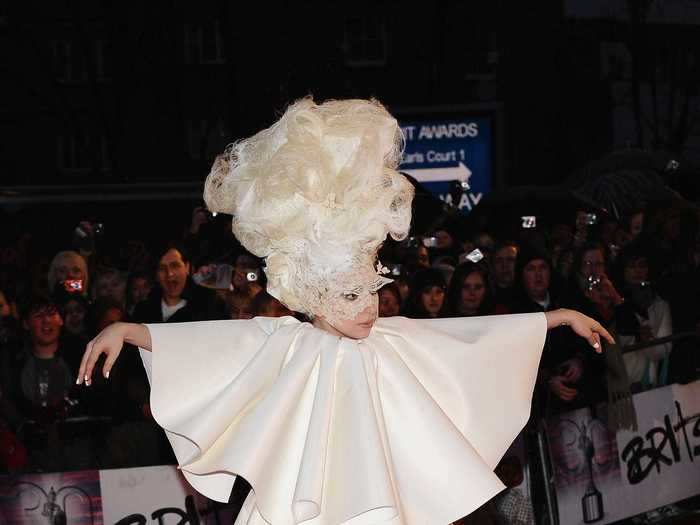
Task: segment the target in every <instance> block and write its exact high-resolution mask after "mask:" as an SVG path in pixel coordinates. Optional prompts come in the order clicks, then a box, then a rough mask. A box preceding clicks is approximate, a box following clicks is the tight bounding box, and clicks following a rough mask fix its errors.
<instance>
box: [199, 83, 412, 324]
mask: <svg viewBox="0 0 700 525" xmlns="http://www.w3.org/2000/svg"><path fill="white" fill-rule="evenodd" d="M402 149H403V136H402V134H401V130H400V128H399V125H398V123H397V121H396V119H394V118H393V117H392V116H391V115H390V114H389V113H388V112H387V110H386V109H385V108H384V107H383V106H382V105H381V104H380V103H379V102H377V101H376V100H330V101H327V102H324V103H322V104H316V103H314V101H313V100H312V99H311V98H310V97H307V98H304V99H301V100H299V101H297V102H295V103H294V104H292V105H290V106H289V108H288V109H287V110H286V111H285V113H284V114H283V115H282V117H281V118H280V119H279V120H278V121H277V122H276V123H275V124H273V125H272V126H271V127H269V128H267V129H265V130H263V131H260V132H259V133H257V134H256V135H254V136H253V137H250V138H248V139H245V140H241V141H238V142H236V143H234V144H232V145H230V146H229V147H228V148H227V149H226V151H225V152H224V153H223V154H222V155H220V156H219V157H218V158H217V159H216V161H215V162H214V165H213V167H212V170H211V172H210V174H209V176H208V177H207V180H206V183H205V189H204V198H205V201H206V203H207V206H208V208H209V210H210V211H215V212H222V213H228V214H231V215H233V222H232V227H233V231H234V233H235V235H236V237H237V238H238V240H239V241H240V242H241V244H243V246H245V248H246V249H247V250H249V251H250V252H251V253H253V254H255V255H257V256H258V257H264V258H266V269H265V271H266V274H267V277H268V291H269V292H270V294H271V295H273V296H275V297H276V298H277V299H279V300H280V301H282V302H283V303H285V304H286V305H287V306H288V307H289V308H291V309H293V310H297V311H302V312H306V313H316V312H314V311H313V310H314V309H316V308H317V306H318V305H316V304H310V303H315V302H316V300H315V299H312V298H310V297H308V296H309V293H310V291H309V290H308V288H309V287H311V288H312V290H311V292H313V293H312V295H313V296H314V297H321V296H322V295H323V293H324V292H325V291H327V290H319V289H318V288H319V287H324V286H325V288H328V285H322V284H321V282H322V281H323V282H325V281H327V280H328V279H330V278H332V275H333V274H334V273H335V272H337V271H344V272H352V271H353V270H354V269H355V268H357V267H359V266H362V267H365V268H366V267H367V264H370V265H373V264H374V260H375V258H376V252H377V249H378V248H379V246H380V244H381V243H382V242H383V241H384V239H385V238H386V236H387V234H390V235H391V236H392V237H393V238H394V239H397V240H402V239H404V238H405V237H406V236H407V235H408V230H409V227H410V221H411V211H410V207H411V200H412V198H413V186H412V185H411V184H410V183H409V182H408V181H407V180H406V178H405V177H403V176H402V175H401V174H399V173H398V172H397V171H396V168H397V167H398V165H399V162H400V158H401V154H402Z"/></svg>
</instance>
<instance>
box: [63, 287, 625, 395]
mask: <svg viewBox="0 0 700 525" xmlns="http://www.w3.org/2000/svg"><path fill="white" fill-rule="evenodd" d="M373 297H374V301H373V302H372V304H371V305H370V306H368V307H367V308H365V309H364V310H363V311H362V312H360V313H359V314H357V316H356V317H355V318H354V319H348V320H344V321H340V322H336V323H333V324H331V323H329V322H328V321H327V320H326V319H324V318H323V317H322V316H316V317H315V318H314V321H313V325H314V326H315V327H316V328H318V329H320V330H325V331H326V332H329V333H331V334H333V335H336V336H338V337H347V338H350V339H364V338H366V337H367V336H368V335H369V333H370V331H371V330H372V326H373V325H374V323H375V321H376V320H377V316H378V304H379V302H378V299H377V294H374V295H373ZM545 317H546V318H547V329H548V330H549V329H551V328H555V327H557V326H562V325H568V326H570V327H571V329H572V330H573V331H574V332H576V333H577V334H578V335H579V336H581V337H583V338H584V339H586V340H587V341H588V343H589V344H590V345H591V346H592V347H593V348H594V349H595V351H596V352H598V353H600V352H601V350H602V347H601V344H600V340H601V338H603V339H605V340H606V341H608V342H609V343H610V344H614V339H613V338H612V336H611V335H610V334H609V333H608V331H607V330H606V329H605V328H603V326H601V324H600V323H598V322H597V321H595V320H594V319H591V318H590V317H588V316H585V315H583V314H582V313H580V312H576V311H574V310H568V309H565V308H561V309H559V310H552V311H550V312H545ZM125 343H128V344H131V345H134V346H138V347H140V348H142V349H144V350H148V351H149V352H150V351H151V350H152V342H151V334H150V332H149V331H148V328H146V326H145V325H142V324H137V323H121V322H118V323H114V324H112V325H110V326H108V327H107V328H105V329H104V330H102V331H101V332H100V333H99V334H97V336H96V337H95V338H94V339H93V340H92V341H90V342H89V343H88V344H87V347H86V349H85V354H84V355H83V360H82V362H81V363H80V371H79V372H78V379H77V381H76V384H78V385H80V384H83V383H84V384H85V385H86V386H90V383H91V381H92V374H93V371H94V369H95V363H97V359H98V358H99V357H100V355H101V354H105V362H104V366H103V368H102V374H103V375H104V377H105V378H108V377H109V372H110V370H111V369H112V367H113V366H114V362H115V361H116V360H117V357H119V353H120V352H121V350H122V347H123V346H124V344H125Z"/></svg>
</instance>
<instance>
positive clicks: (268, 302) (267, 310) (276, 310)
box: [251, 290, 293, 317]
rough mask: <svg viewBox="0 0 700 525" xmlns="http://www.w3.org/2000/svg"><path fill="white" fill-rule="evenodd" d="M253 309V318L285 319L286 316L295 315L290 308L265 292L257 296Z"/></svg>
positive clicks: (252, 305)
mask: <svg viewBox="0 0 700 525" xmlns="http://www.w3.org/2000/svg"><path fill="white" fill-rule="evenodd" d="M251 309H252V310H253V313H254V315H253V317H257V316H261V317H284V316H285V315H293V312H292V311H291V310H290V309H289V308H287V307H286V306H285V305H283V304H282V303H281V302H279V300H278V299H276V298H275V297H272V296H271V295H270V294H269V293H267V292H266V291H264V290H263V291H262V292H260V293H258V294H257V295H256V296H255V298H254V299H253V301H252V303H251Z"/></svg>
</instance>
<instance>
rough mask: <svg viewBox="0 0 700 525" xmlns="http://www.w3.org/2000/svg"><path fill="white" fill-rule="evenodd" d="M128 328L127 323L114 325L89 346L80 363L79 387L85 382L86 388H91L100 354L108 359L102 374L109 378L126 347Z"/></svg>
mask: <svg viewBox="0 0 700 525" xmlns="http://www.w3.org/2000/svg"><path fill="white" fill-rule="evenodd" d="M126 327H127V323H113V324H111V325H109V326H108V327H107V328H105V329H104V330H102V331H101V332H100V333H99V334H97V336H96V337H95V338H94V339H93V340H92V341H90V342H89V343H88V344H87V346H86V347H85V353H84V354H83V359H82V361H81V362H80V370H79V371H78V379H77V381H76V382H75V383H76V384H77V385H80V384H81V383H82V382H83V381H85V386H90V382H91V381H92V372H93V369H94V368H95V363H97V359H98V358H99V357H100V354H105V357H106V359H105V363H104V366H103V367H102V374H103V375H104V376H105V378H108V377H109V371H110V370H111V369H112V366H113V365H114V361H116V359H117V357H119V353H120V352H121V351H122V347H123V346H124V341H125V339H126Z"/></svg>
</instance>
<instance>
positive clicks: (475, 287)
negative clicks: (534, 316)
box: [447, 261, 506, 317]
mask: <svg viewBox="0 0 700 525" xmlns="http://www.w3.org/2000/svg"><path fill="white" fill-rule="evenodd" d="M447 311H448V312H449V315H451V316H454V317H472V316H475V315H491V314H494V313H506V310H505V309H504V308H503V309H500V310H499V311H498V312H496V305H495V302H494V299H493V293H492V291H491V286H490V283H489V274H488V270H487V267H486V266H485V265H484V264H482V263H481V262H479V263H474V262H471V261H467V262H464V263H462V264H460V265H459V266H457V269H456V270H455V273H454V275H453V276H452V282H451V283H450V286H449V289H448V291H447Z"/></svg>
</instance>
